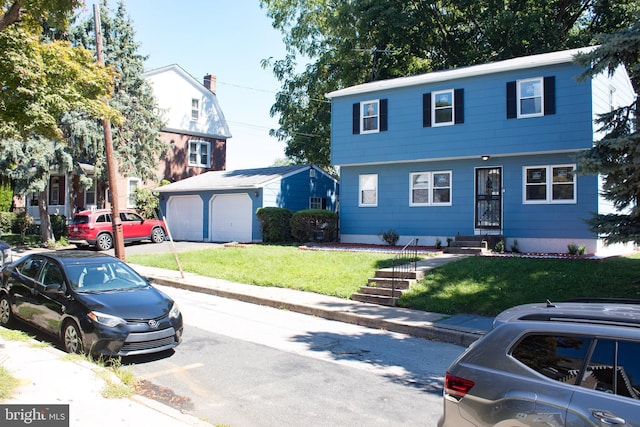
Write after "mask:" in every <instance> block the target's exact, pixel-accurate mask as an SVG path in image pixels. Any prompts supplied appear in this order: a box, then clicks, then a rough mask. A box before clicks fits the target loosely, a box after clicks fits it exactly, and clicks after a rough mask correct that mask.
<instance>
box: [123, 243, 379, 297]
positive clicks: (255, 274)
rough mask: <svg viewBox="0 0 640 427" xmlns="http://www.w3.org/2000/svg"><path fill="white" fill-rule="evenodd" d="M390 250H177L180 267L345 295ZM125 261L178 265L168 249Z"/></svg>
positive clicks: (261, 283) (251, 281)
mask: <svg viewBox="0 0 640 427" xmlns="http://www.w3.org/2000/svg"><path fill="white" fill-rule="evenodd" d="M391 258H392V257H391V256H390V255H389V254H380V253H378V254H376V253H370V252H334V251H305V250H300V249H298V248H297V247H294V246H267V245H251V246H245V247H228V248H216V249H206V250H201V251H192V252H182V253H180V254H179V259H180V265H181V266H182V269H183V270H184V271H188V272H191V273H196V274H199V275H202V276H208V277H215V278H218V279H224V280H229V281H232V282H238V283H246V284H250V285H258V286H277V287H283V288H291V289H298V290H303V291H310V292H316V293H320V294H324V295H331V296H337V297H340V298H349V297H350V296H351V294H353V293H354V292H356V291H357V290H358V289H359V288H360V286H362V285H365V284H366V283H367V278H369V277H373V273H374V272H375V271H376V270H377V269H379V268H385V267H389V266H391ZM127 261H128V262H131V263H133V264H141V265H147V266H151V267H161V268H168V269H173V270H177V269H178V267H177V264H176V261H175V257H174V256H173V254H160V255H132V256H128V257H127Z"/></svg>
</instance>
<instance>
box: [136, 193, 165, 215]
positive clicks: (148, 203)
mask: <svg viewBox="0 0 640 427" xmlns="http://www.w3.org/2000/svg"><path fill="white" fill-rule="evenodd" d="M134 197H135V203H136V211H137V212H138V213H139V214H140V215H142V216H143V217H144V218H156V219H158V211H159V209H160V200H159V199H158V196H156V195H154V194H153V192H152V191H151V190H150V189H148V188H136V190H135V192H134Z"/></svg>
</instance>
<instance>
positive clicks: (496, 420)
mask: <svg viewBox="0 0 640 427" xmlns="http://www.w3.org/2000/svg"><path fill="white" fill-rule="evenodd" d="M639 399H640V301H626V300H598V301H594V300H591V301H573V302H563V303H550V302H547V303H546V304H528V305H523V306H518V307H514V308H511V309H509V310H506V311H504V312H502V313H501V314H500V315H498V316H497V317H496V319H495V322H494V326H493V328H492V330H491V331H490V332H489V333H487V335H485V336H484V337H483V338H481V339H480V340H478V341H476V342H475V343H473V344H472V345H471V346H470V347H469V348H468V349H467V350H466V351H465V352H464V353H463V354H462V355H461V356H460V357H459V358H458V359H457V360H456V361H455V362H453V364H452V365H451V366H450V367H449V369H448V370H447V373H446V377H445V386H444V413H443V416H442V418H441V419H440V421H439V422H438V425H439V426H441V427H448V426H455V427H464V426H575V427H577V426H611V425H624V426H625V427H633V426H640V400H639Z"/></svg>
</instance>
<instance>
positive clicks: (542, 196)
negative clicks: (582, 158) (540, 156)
mask: <svg viewBox="0 0 640 427" xmlns="http://www.w3.org/2000/svg"><path fill="white" fill-rule="evenodd" d="M524 175H525V176H524V183H525V189H524V203H527V204H528V203H531V204H532V203H575V202H576V174H575V165H557V166H531V167H525V168H524Z"/></svg>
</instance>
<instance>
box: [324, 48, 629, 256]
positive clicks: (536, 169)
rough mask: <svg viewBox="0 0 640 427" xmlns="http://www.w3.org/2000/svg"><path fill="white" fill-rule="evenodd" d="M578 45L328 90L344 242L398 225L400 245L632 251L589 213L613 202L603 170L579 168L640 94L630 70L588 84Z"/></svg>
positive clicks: (368, 239) (374, 239) (369, 239)
mask: <svg viewBox="0 0 640 427" xmlns="http://www.w3.org/2000/svg"><path fill="white" fill-rule="evenodd" d="M578 52H579V50H567V51H561V52H552V53H547V54H541V55H533V56H528V57H522V58H515V59H510V60H505V61H500V62H495V63H489V64H483V65H476V66H470V67H464V68H457V69H452V70H446V71H438V72H432V73H428V74H423V75H417V76H411V77H402V78H396V79H390V80H384V81H375V82H371V83H366V84H362V85H358V86H353V87H349V88H345V89H342V90H336V91H334V92H331V93H328V94H327V95H326V96H327V97H328V98H329V99H330V100H331V161H332V164H333V165H335V166H336V167H338V168H339V170H340V177H341V181H340V183H341V197H340V233H341V234H340V235H341V241H342V242H348V243H381V239H380V237H379V236H380V234H381V233H383V232H385V231H387V230H389V229H393V230H395V231H396V232H397V233H398V234H399V235H400V241H399V243H406V242H408V241H409V240H410V239H412V238H419V239H420V240H419V241H420V244H426V245H434V244H436V242H437V241H440V242H442V244H443V245H446V241H447V239H449V238H454V237H455V236H456V235H501V236H504V238H505V241H506V249H507V250H509V249H510V248H513V247H514V245H517V247H518V249H519V250H520V251H523V252H567V248H568V245H570V244H575V245H577V246H585V248H586V251H587V253H596V254H602V255H604V254H610V253H620V252H623V251H627V250H628V249H629V248H628V247H624V246H623V245H616V246H605V245H604V243H603V242H602V240H601V239H599V238H598V236H596V235H594V234H593V233H590V232H589V230H588V228H587V226H586V224H585V222H584V220H585V219H587V218H589V217H590V216H591V214H592V213H594V212H599V213H606V212H611V211H612V210H613V206H612V205H611V203H610V202H608V201H606V200H604V199H603V198H602V197H601V196H600V194H599V188H600V182H599V177H598V176H596V175H581V174H580V173H579V171H578V170H577V167H578V162H577V159H576V155H577V154H578V153H580V152H582V151H584V150H587V149H589V148H591V146H592V144H593V141H594V140H597V139H598V138H599V137H600V136H599V135H598V132H597V126H596V125H595V124H594V119H595V118H596V117H597V115H598V114H600V113H604V112H606V111H610V110H611V109H613V108H616V107H618V106H621V105H628V104H630V103H631V101H632V100H633V99H634V97H635V94H634V91H633V87H632V85H631V82H630V80H629V76H628V74H627V72H626V71H625V70H624V69H622V68H620V69H618V70H616V72H615V73H614V74H612V75H607V74H603V75H599V76H597V77H595V78H593V79H589V80H586V81H582V82H579V81H578V80H577V76H578V75H580V74H581V72H582V71H583V68H581V67H579V66H577V65H576V64H574V63H573V58H574V56H575V54H576V53H578ZM516 241H517V242H516Z"/></svg>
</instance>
